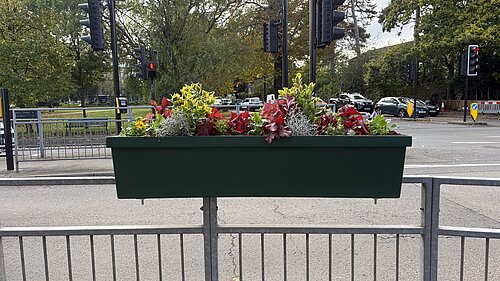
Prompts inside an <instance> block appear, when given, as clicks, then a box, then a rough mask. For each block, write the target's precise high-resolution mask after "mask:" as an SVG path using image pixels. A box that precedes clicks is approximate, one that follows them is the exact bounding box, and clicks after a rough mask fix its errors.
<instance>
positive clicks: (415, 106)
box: [413, 57, 418, 119]
mask: <svg viewBox="0 0 500 281" xmlns="http://www.w3.org/2000/svg"><path fill="white" fill-rule="evenodd" d="M417 90H418V57H417V58H415V80H413V119H417Z"/></svg>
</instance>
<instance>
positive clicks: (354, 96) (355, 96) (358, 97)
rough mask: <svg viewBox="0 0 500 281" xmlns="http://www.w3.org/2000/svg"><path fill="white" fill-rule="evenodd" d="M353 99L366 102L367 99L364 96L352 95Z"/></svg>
mask: <svg viewBox="0 0 500 281" xmlns="http://www.w3.org/2000/svg"><path fill="white" fill-rule="evenodd" d="M352 98H353V99H355V100H364V99H365V97H363V96H362V95H352Z"/></svg>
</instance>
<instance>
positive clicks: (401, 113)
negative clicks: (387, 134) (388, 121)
mask: <svg viewBox="0 0 500 281" xmlns="http://www.w3.org/2000/svg"><path fill="white" fill-rule="evenodd" d="M405 115H406V113H405V110H404V109H400V110H399V111H398V117H401V118H403V117H405Z"/></svg>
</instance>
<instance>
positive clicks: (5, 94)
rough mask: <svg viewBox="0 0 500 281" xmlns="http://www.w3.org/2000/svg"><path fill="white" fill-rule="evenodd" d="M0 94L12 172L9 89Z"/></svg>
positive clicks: (6, 160) (7, 154)
mask: <svg viewBox="0 0 500 281" xmlns="http://www.w3.org/2000/svg"><path fill="white" fill-rule="evenodd" d="M0 94H1V98H2V107H3V108H2V111H3V136H4V138H3V139H4V145H5V162H6V164H7V170H8V171H12V170H14V153H13V152H12V131H11V130H12V129H11V119H12V116H10V113H11V111H10V105H9V91H7V89H0ZM0 250H1V249H0ZM1 275H2V273H1V272H0V277H2V276H1Z"/></svg>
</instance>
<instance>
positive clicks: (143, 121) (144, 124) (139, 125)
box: [120, 114, 165, 137]
mask: <svg viewBox="0 0 500 281" xmlns="http://www.w3.org/2000/svg"><path fill="white" fill-rule="evenodd" d="M164 120H165V118H164V117H163V116H162V115H161V114H156V118H154V119H153V118H152V116H151V114H148V117H146V118H141V117H138V118H136V119H135V122H129V123H127V124H126V125H125V126H123V128H122V131H121V132H120V136H147V137H155V136H156V131H157V130H158V128H159V127H160V125H161V124H162V121H164Z"/></svg>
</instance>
